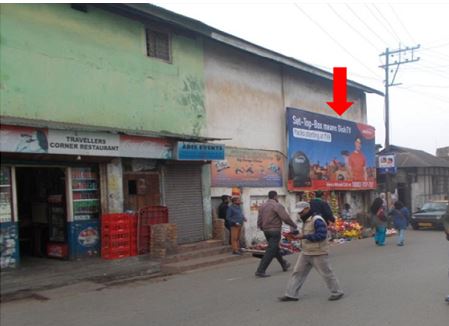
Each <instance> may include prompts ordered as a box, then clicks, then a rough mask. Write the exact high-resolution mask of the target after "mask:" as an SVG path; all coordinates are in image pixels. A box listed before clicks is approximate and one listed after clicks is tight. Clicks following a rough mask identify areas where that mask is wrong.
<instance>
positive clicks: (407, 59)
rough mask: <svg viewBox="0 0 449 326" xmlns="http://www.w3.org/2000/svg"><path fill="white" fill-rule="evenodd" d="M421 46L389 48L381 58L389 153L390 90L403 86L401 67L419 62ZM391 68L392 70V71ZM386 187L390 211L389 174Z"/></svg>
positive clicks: (386, 136)
mask: <svg viewBox="0 0 449 326" xmlns="http://www.w3.org/2000/svg"><path fill="white" fill-rule="evenodd" d="M419 47H420V45H419V44H418V45H417V46H414V47H411V48H409V47H405V48H402V47H401V46H399V49H396V50H390V49H389V48H387V49H386V50H385V52H384V53H381V54H380V55H379V56H380V57H383V56H385V64H384V65H382V66H379V67H380V68H383V69H384V70H385V149H386V150H387V151H388V149H389V147H390V93H389V88H390V87H391V86H397V85H401V84H400V83H395V80H396V75H397V73H398V70H399V66H400V65H401V64H404V63H411V62H416V61H419V58H415V50H417V49H419ZM390 67H392V69H391V70H390ZM390 72H391V73H392V78H391V80H390ZM385 187H386V201H387V209H389V197H390V193H389V190H390V174H389V173H388V172H387V174H386V175H385Z"/></svg>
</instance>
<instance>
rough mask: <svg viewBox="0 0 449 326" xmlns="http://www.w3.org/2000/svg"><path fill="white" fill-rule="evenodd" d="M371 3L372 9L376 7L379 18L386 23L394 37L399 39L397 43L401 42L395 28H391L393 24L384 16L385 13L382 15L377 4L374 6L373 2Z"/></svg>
mask: <svg viewBox="0 0 449 326" xmlns="http://www.w3.org/2000/svg"><path fill="white" fill-rule="evenodd" d="M371 5H372V6H373V7H374V9H376V11H377V12H378V13H379V16H380V18H382V19H383V20H384V21H385V22H386V23H387V25H388V26H389V27H390V30H391V32H392V33H393V34H394V36H395V37H396V39H397V40H398V41H399V43H401V38H400V37H399V35H398V34H397V33H396V31H395V29H394V28H393V25H391V24H390V21H389V20H388V19H387V18H385V15H384V14H383V13H381V12H380V10H379V8H377V6H376V4H375V3H372V4H371Z"/></svg>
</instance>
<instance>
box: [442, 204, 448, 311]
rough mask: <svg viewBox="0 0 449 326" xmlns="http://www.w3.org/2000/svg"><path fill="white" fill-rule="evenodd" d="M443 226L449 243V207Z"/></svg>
mask: <svg viewBox="0 0 449 326" xmlns="http://www.w3.org/2000/svg"><path fill="white" fill-rule="evenodd" d="M443 225H444V232H445V233H446V239H447V240H448V241H449V205H448V206H447V209H446V214H444V216H443ZM445 301H446V302H447V303H449V295H448V296H447V297H446V299H445Z"/></svg>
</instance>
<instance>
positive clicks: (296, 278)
mask: <svg viewBox="0 0 449 326" xmlns="http://www.w3.org/2000/svg"><path fill="white" fill-rule="evenodd" d="M295 211H296V212H297V213H298V214H299V217H300V218H301V220H302V221H303V227H302V232H301V233H300V234H299V236H298V237H299V239H300V240H301V248H302V251H301V253H300V254H299V257H298V260H297V261H296V264H295V267H294V269H293V273H292V275H291V276H290V280H289V281H288V284H287V289H286V292H285V295H284V296H283V297H280V298H279V300H280V301H282V302H285V301H298V296H299V290H300V289H301V287H302V285H303V284H304V281H305V280H306V278H307V275H309V272H310V270H311V269H312V267H313V268H315V269H316V270H317V271H318V273H319V274H320V275H321V276H322V277H323V279H324V281H325V282H326V285H327V287H328V289H329V290H330V292H331V294H330V296H329V298H328V299H329V300H330V301H334V300H339V299H341V297H343V294H344V293H343V291H342V290H341V288H340V285H339V283H338V280H337V277H336V276H335V274H334V272H333V270H332V267H331V265H330V263H329V242H328V240H327V225H326V222H325V221H324V219H323V218H322V217H321V216H320V215H318V214H316V213H314V212H313V211H312V210H311V207H310V204H309V203H307V202H304V201H302V202H298V203H297V204H296V209H295Z"/></svg>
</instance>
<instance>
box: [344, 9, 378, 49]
mask: <svg viewBox="0 0 449 326" xmlns="http://www.w3.org/2000/svg"><path fill="white" fill-rule="evenodd" d="M345 6H346V7H347V8H348V9H349V11H351V13H352V14H353V15H354V16H355V18H357V19H358V20H359V21H360V22H361V23H362V24H363V26H365V27H366V28H367V29H368V30H369V31H370V32H371V33H373V34H374V35H375V36H376V37H377V38H378V39H379V40H380V41H381V42H382V43H385V41H384V39H383V38H382V37H381V36H379V34H377V32H376V31H375V30H374V29H372V28H371V26H369V25H368V24H367V23H365V22H364V21H363V19H361V18H360V16H359V15H358V14H357V13H356V12H355V11H354V10H353V9H352V8H351V7H350V6H349V5H348V4H347V3H345Z"/></svg>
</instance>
